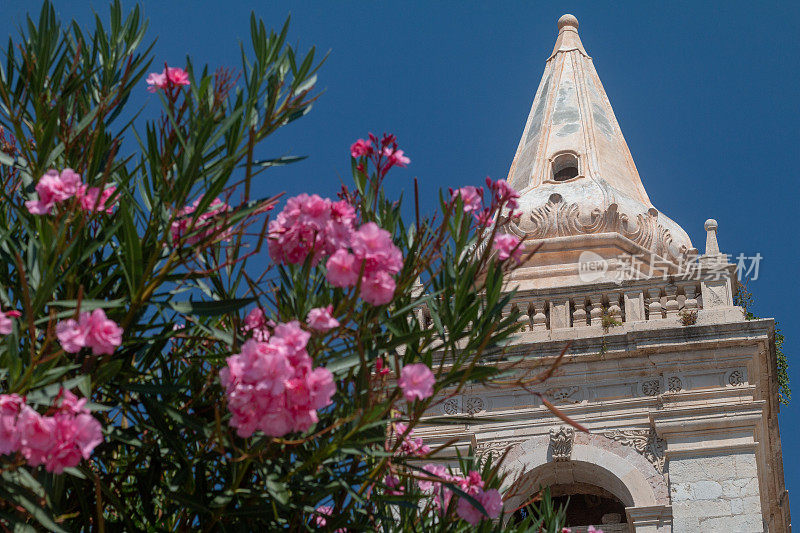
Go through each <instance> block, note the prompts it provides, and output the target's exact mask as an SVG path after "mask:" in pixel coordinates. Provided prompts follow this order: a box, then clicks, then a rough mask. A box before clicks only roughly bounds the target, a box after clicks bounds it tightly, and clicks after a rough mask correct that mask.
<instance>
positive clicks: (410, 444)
mask: <svg viewBox="0 0 800 533" xmlns="http://www.w3.org/2000/svg"><path fill="white" fill-rule="evenodd" d="M392 429H393V430H394V432H395V433H396V434H397V438H399V439H402V442H401V443H400V448H399V449H398V451H397V455H416V456H418V457H423V456H426V455H428V454H429V453H431V448H430V446H428V445H427V444H424V443H423V442H422V439H421V438H419V437H414V430H411V431H408V426H406V425H405V424H403V423H401V422H396V423H394V424H393V425H392Z"/></svg>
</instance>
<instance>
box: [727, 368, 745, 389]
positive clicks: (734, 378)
mask: <svg viewBox="0 0 800 533" xmlns="http://www.w3.org/2000/svg"><path fill="white" fill-rule="evenodd" d="M728 383H730V384H731V385H733V386H734V387H738V386H739V385H744V372H742V371H741V370H734V371H733V372H731V373H730V374H728Z"/></svg>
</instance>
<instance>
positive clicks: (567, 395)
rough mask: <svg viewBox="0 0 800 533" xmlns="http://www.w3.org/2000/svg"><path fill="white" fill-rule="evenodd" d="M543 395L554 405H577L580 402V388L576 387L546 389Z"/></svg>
mask: <svg viewBox="0 0 800 533" xmlns="http://www.w3.org/2000/svg"><path fill="white" fill-rule="evenodd" d="M545 395H546V396H547V397H548V398H550V400H552V401H553V402H556V403H578V402H580V401H581V395H580V388H578V387H556V388H552V389H547V390H546V391H545Z"/></svg>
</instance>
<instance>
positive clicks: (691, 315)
mask: <svg viewBox="0 0 800 533" xmlns="http://www.w3.org/2000/svg"><path fill="white" fill-rule="evenodd" d="M678 318H680V321H681V324H683V325H684V326H694V325H695V324H697V309H683V310H681V312H680V313H678Z"/></svg>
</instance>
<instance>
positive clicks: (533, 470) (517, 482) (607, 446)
mask: <svg viewBox="0 0 800 533" xmlns="http://www.w3.org/2000/svg"><path fill="white" fill-rule="evenodd" d="M504 470H505V471H506V472H508V474H509V475H508V477H507V478H506V479H507V480H508V483H509V484H508V488H507V489H506V493H505V494H506V505H507V508H510V509H514V508H516V507H518V506H520V505H522V504H523V503H524V502H525V501H526V499H527V498H529V497H530V496H531V495H532V494H533V493H534V491H536V490H537V489H538V488H539V487H540V486H549V485H552V484H556V483H563V482H569V483H588V484H592V485H596V486H599V487H601V488H603V489H605V490H607V491H609V492H611V493H612V494H613V495H614V496H616V497H617V498H618V499H619V500H620V501H621V502H623V503H624V504H625V506H626V507H650V506H668V505H670V502H669V491H668V488H667V483H666V480H665V478H664V475H663V474H662V473H660V472H659V471H658V470H657V469H656V467H655V466H654V465H653V464H652V463H650V461H648V460H647V459H645V457H644V456H643V455H641V454H640V453H639V452H637V451H636V450H635V449H634V448H632V447H631V446H625V445H623V444H620V443H619V442H616V441H614V440H612V439H609V438H607V437H604V436H603V435H591V434H589V435H587V434H585V433H579V432H576V435H575V441H574V444H573V447H572V453H571V455H570V460H569V461H554V460H553V458H552V455H551V450H550V437H549V436H548V435H540V436H537V437H532V438H530V439H528V440H525V441H523V442H520V443H518V444H516V445H515V446H513V447H512V448H511V449H510V450H509V453H508V456H507V457H506V461H505V462H504Z"/></svg>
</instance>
